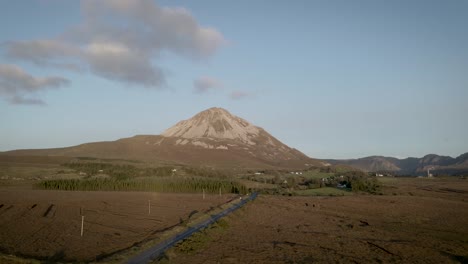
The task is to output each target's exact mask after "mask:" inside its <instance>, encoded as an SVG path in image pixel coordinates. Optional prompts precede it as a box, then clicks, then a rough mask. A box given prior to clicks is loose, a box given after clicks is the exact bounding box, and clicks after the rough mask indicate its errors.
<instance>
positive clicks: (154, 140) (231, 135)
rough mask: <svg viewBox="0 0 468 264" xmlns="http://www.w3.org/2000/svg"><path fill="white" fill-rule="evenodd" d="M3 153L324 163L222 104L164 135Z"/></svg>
mask: <svg viewBox="0 0 468 264" xmlns="http://www.w3.org/2000/svg"><path fill="white" fill-rule="evenodd" d="M2 154H3V155H24V156H38V155H39V156H51V155H52V156H66V157H96V158H113V159H131V160H144V161H148V162H157V163H166V164H167V163H177V164H187V165H203V166H212V167H230V168H298V169H300V168H306V167H307V166H310V165H319V166H320V165H321V162H319V161H317V160H314V159H311V158H309V157H307V156H306V155H304V154H303V153H301V152H300V151H298V150H296V149H294V148H290V147H288V146H286V145H285V144H283V143H281V142H280V141H279V140H277V139H276V138H274V137H273V136H271V135H270V134H269V133H268V132H266V131H265V130H264V129H262V128H260V127H257V126H254V125H252V124H250V123H249V122H247V121H246V120H244V119H242V118H239V117H237V116H234V115H232V114H231V113H229V112H228V111H226V110H225V109H222V108H210V109H208V110H205V111H202V112H200V113H198V114H196V115H195V116H193V117H192V118H190V119H188V120H183V121H180V122H178V123H177V124H176V125H174V126H173V127H171V128H169V129H167V130H166V131H165V132H164V133H162V134H161V135H138V136H134V137H130V138H123V139H119V140H116V141H108V142H95V143H86V144H82V145H78V146H73V147H67V148H55V149H34V150H33V149H27V150H14V151H8V152H3V153H2Z"/></svg>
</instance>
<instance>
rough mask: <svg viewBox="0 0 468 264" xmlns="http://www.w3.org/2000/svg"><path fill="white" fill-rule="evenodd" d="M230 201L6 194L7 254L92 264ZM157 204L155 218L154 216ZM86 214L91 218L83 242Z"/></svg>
mask: <svg viewBox="0 0 468 264" xmlns="http://www.w3.org/2000/svg"><path fill="white" fill-rule="evenodd" d="M227 199H228V197H227V196H225V197H223V198H220V197H218V196H208V195H207V196H206V199H205V200H203V199H202V195H201V194H160V193H144V192H133V193H129V192H61V191H39V190H25V189H17V188H11V187H10V188H1V189H0V227H1V228H0V248H1V249H2V251H3V253H8V254H17V255H23V256H31V257H35V258H42V259H48V260H53V261H57V260H65V261H76V260H78V261H92V260H95V259H99V258H101V257H102V256H105V255H108V254H110V253H112V252H115V251H118V250H121V249H124V248H127V247H130V246H132V245H133V244H134V243H137V242H139V241H142V240H144V239H147V238H154V237H155V236H157V233H158V232H161V231H162V230H165V229H167V228H169V227H171V226H174V225H177V224H179V223H180V221H182V220H186V219H187V218H189V217H190V216H192V215H194V214H195V213H197V212H204V211H207V210H209V209H210V207H212V206H217V205H219V204H221V203H223V202H225V201H226V200H227ZM148 200H151V215H148ZM81 214H83V215H84V216H85V222H84V236H83V237H80V227H81Z"/></svg>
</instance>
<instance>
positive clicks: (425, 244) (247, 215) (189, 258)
mask: <svg viewBox="0 0 468 264" xmlns="http://www.w3.org/2000/svg"><path fill="white" fill-rule="evenodd" d="M381 181H383V183H384V185H385V187H384V189H383V195H353V196H344V197H288V196H266V195H262V196H260V197H259V198H258V199H257V200H256V201H255V202H254V203H250V204H248V205H247V206H246V207H244V208H243V209H241V210H239V211H237V212H235V213H233V214H232V215H230V216H228V217H227V218H225V221H226V223H224V225H223V226H224V227H223V228H222V230H217V229H220V228H219V227H217V228H212V229H208V230H206V231H204V232H203V233H202V234H199V235H198V236H195V237H194V238H192V239H188V240H186V241H184V242H183V243H181V244H179V245H178V246H177V247H175V248H173V249H171V250H170V251H169V252H167V254H166V257H165V258H164V259H162V261H168V262H169V263H392V262H394V263H467V261H468V225H467V222H468V181H467V180H463V179H458V178H446V179H427V178H426V179H418V178H398V179H397V178H387V179H382V180H381Z"/></svg>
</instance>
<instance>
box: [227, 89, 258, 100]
mask: <svg viewBox="0 0 468 264" xmlns="http://www.w3.org/2000/svg"><path fill="white" fill-rule="evenodd" d="M251 95H252V94H250V93H248V92H244V91H239V90H236V91H233V92H231V93H230V94H229V98H231V99H232V100H240V99H244V98H247V97H250V96H251Z"/></svg>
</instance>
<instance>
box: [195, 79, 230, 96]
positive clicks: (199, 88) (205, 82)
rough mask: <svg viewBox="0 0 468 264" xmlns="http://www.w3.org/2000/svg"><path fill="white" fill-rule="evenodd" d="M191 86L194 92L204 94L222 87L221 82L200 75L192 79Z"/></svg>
mask: <svg viewBox="0 0 468 264" xmlns="http://www.w3.org/2000/svg"><path fill="white" fill-rule="evenodd" d="M193 88H194V92H195V93H198V94H204V93H208V92H210V91H214V90H219V89H222V88H223V83H222V82H221V81H219V80H217V79H215V78H212V77H208V76H202V77H199V78H198V79H196V80H194V81H193Z"/></svg>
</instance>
